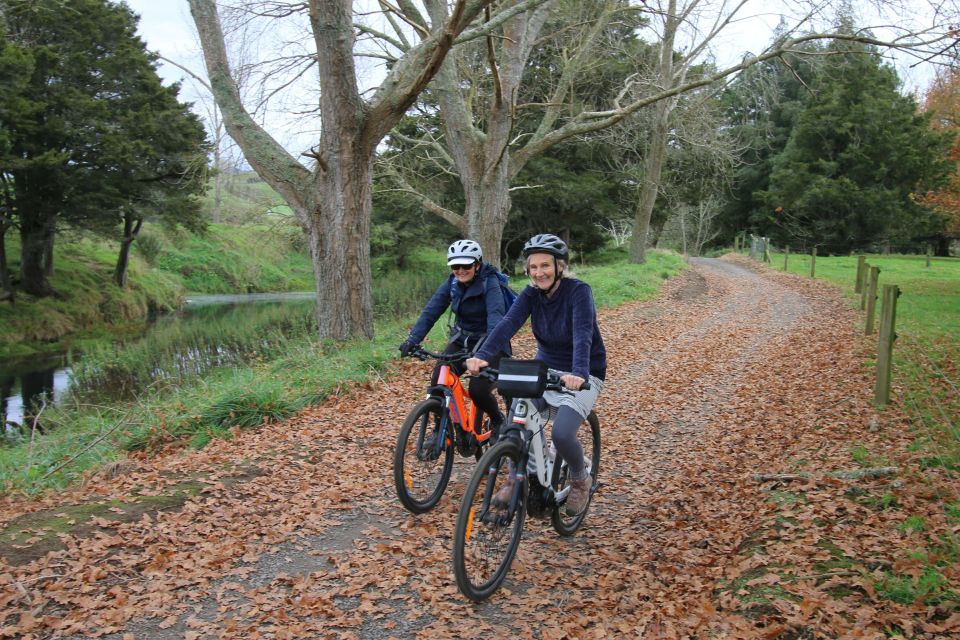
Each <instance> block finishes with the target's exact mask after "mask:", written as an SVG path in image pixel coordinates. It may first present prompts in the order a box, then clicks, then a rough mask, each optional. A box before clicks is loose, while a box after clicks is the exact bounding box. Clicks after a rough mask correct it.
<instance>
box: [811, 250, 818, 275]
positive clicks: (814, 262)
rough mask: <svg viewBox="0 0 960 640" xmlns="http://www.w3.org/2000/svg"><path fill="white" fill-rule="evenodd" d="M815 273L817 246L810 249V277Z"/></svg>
mask: <svg viewBox="0 0 960 640" xmlns="http://www.w3.org/2000/svg"><path fill="white" fill-rule="evenodd" d="M816 273H817V248H816V247H814V248H813V249H811V250H810V277H811V278H813V277H814V276H815V275H816Z"/></svg>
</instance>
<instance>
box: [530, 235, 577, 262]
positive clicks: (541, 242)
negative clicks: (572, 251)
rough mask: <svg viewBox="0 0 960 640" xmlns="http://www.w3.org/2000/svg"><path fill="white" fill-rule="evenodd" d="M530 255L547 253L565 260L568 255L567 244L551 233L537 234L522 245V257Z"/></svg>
mask: <svg viewBox="0 0 960 640" xmlns="http://www.w3.org/2000/svg"><path fill="white" fill-rule="evenodd" d="M531 253H549V254H550V255H552V256H553V257H555V258H560V259H561V260H566V259H567V256H568V255H569V251H568V250H567V243H566V242H564V241H563V240H561V239H560V238H558V237H557V236H555V235H553V234H552V233H538V234H537V235H535V236H533V237H532V238H530V239H529V240H527V242H526V244H524V245H523V257H524V258H526V257H527V256H529V255H530V254H531Z"/></svg>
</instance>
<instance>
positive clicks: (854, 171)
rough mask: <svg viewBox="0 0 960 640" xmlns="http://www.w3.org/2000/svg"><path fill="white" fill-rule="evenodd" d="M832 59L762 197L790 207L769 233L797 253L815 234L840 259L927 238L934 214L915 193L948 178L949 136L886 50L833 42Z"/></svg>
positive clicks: (814, 86) (814, 239)
mask: <svg viewBox="0 0 960 640" xmlns="http://www.w3.org/2000/svg"><path fill="white" fill-rule="evenodd" d="M826 53H827V54H828V55H829V58H828V61H829V63H828V64H825V65H824V66H823V68H822V70H821V72H820V73H819V74H818V75H817V77H816V78H815V80H814V82H813V84H812V89H813V90H812V95H811V97H810V99H809V100H808V102H807V104H806V106H805V108H804V110H803V111H802V113H801V114H800V116H799V118H798V119H797V123H796V126H795V127H794V128H793V130H792V132H791V134H790V138H789V141H788V142H787V145H786V148H785V149H784V151H783V153H781V154H780V155H779V156H777V158H776V159H775V160H774V162H773V171H772V174H771V177H770V187H769V189H768V190H767V191H766V192H759V193H756V194H755V196H759V198H760V199H761V200H762V201H763V202H765V204H766V207H767V210H768V211H773V210H774V209H775V208H776V207H782V208H783V212H782V213H780V214H778V217H777V218H776V219H774V220H772V221H771V223H770V224H769V225H768V227H767V228H766V229H764V231H765V232H766V233H767V234H768V235H771V236H772V237H773V238H774V239H775V240H777V241H780V242H784V243H790V242H791V240H793V241H794V246H796V236H797V235H798V234H799V235H801V236H806V237H809V239H810V241H811V242H813V243H814V244H816V245H817V246H819V247H821V249H822V250H823V251H825V252H830V253H841V252H847V251H850V250H854V249H866V248H869V247H871V246H872V245H875V244H877V243H881V242H882V243H884V245H885V246H889V243H891V242H899V241H901V240H904V239H905V237H906V236H909V235H912V234H915V233H924V232H925V231H924V229H925V228H926V227H927V226H928V224H929V223H930V222H931V218H930V214H929V211H928V210H927V209H924V208H923V207H921V206H919V205H918V204H916V203H915V202H914V201H913V198H912V194H914V193H915V192H916V191H917V190H918V189H921V188H922V186H923V185H924V184H925V183H928V182H930V181H932V180H936V179H937V178H939V177H940V176H942V174H943V169H944V167H943V163H942V162H941V156H940V153H941V149H942V145H943V142H944V139H943V137H942V136H938V135H937V134H935V133H934V132H932V131H931V130H930V129H929V127H928V126H927V123H926V118H925V117H923V116H922V115H920V114H919V113H918V111H917V105H916V103H915V101H914V99H913V98H912V97H910V96H903V95H901V94H900V93H899V91H898V84H899V81H898V78H897V75H896V72H895V71H894V70H893V69H892V68H891V67H889V66H887V65H885V64H884V63H883V61H882V59H881V58H880V56H879V54H878V53H877V51H876V50H874V49H873V48H871V47H868V46H865V45H858V44H854V43H840V42H833V43H831V44H830V45H829V46H828V47H827V51H826ZM785 220H786V221H788V222H784V221H785Z"/></svg>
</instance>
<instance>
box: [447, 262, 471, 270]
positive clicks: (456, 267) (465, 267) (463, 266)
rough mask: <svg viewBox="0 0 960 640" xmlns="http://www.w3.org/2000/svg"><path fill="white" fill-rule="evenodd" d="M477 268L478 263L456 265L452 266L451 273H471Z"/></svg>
mask: <svg viewBox="0 0 960 640" xmlns="http://www.w3.org/2000/svg"><path fill="white" fill-rule="evenodd" d="M475 266H477V263H476V262H474V263H473V264H455V265H451V266H450V271H470V269H473V268H474V267H475Z"/></svg>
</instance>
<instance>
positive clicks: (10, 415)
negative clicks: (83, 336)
mask: <svg viewBox="0 0 960 640" xmlns="http://www.w3.org/2000/svg"><path fill="white" fill-rule="evenodd" d="M66 360H67V358H66V356H64V355H57V356H54V357H47V358H39V359H34V360H29V361H21V362H13V363H4V364H3V366H2V369H0V414H2V415H3V420H4V433H5V434H7V435H14V434H15V433H16V432H17V431H18V430H20V432H21V433H25V431H24V429H29V428H30V426H31V425H32V423H33V418H34V416H35V415H36V413H37V412H38V411H39V410H40V408H41V407H42V406H43V403H44V401H46V402H47V403H52V402H56V401H58V400H60V399H61V398H62V397H63V396H64V394H66V392H67V389H68V388H69V387H70V368H69V367H68V366H67V362H66Z"/></svg>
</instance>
